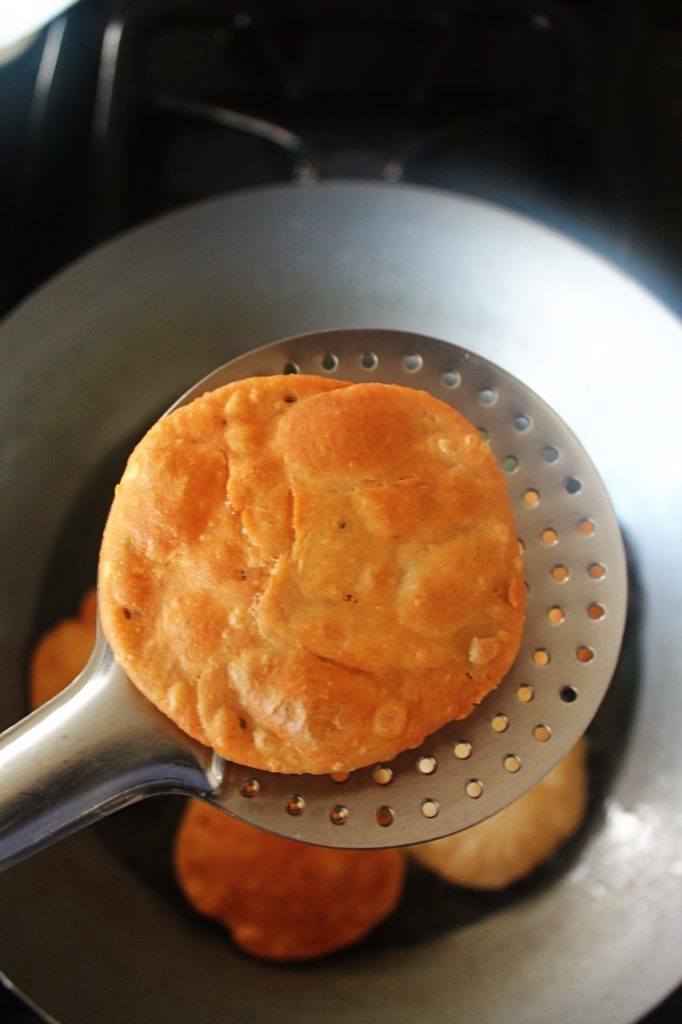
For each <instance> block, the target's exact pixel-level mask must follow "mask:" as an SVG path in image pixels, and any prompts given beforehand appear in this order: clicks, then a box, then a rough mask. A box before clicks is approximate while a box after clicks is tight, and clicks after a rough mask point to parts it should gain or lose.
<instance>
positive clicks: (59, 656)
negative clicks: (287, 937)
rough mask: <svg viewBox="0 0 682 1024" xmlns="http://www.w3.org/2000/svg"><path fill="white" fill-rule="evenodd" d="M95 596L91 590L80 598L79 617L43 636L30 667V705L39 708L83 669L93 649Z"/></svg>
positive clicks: (58, 625)
mask: <svg viewBox="0 0 682 1024" xmlns="http://www.w3.org/2000/svg"><path fill="white" fill-rule="evenodd" d="M96 618H97V592H96V590H95V588H94V587H92V588H91V589H90V590H88V592H87V593H86V594H85V596H84V597H83V600H82V601H81V603H80V607H79V609H78V615H77V616H75V617H74V618H71V619H64V620H63V621H62V622H59V623H58V624H57V625H56V626H54V628H53V629H50V630H48V632H47V633H44V634H43V635H42V637H41V638H40V640H39V641H38V643H37V644H36V647H35V649H34V651H33V654H32V656H31V662H30V665H29V686H28V695H29V704H30V706H31V709H34V708H38V707H40V705H41V704H45V703H46V701H48V700H51V699H52V697H54V696H55V695H56V694H58V693H59V692H60V691H61V690H63V689H64V687H65V686H68V685H69V683H71V682H73V680H74V679H75V678H76V676H77V675H78V674H79V673H80V672H82V670H83V669H84V668H85V666H86V664H87V661H88V658H89V657H90V653H91V651H92V648H93V647H94V645H95V628H96V626H95V624H96Z"/></svg>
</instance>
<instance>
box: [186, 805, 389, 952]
mask: <svg viewBox="0 0 682 1024" xmlns="http://www.w3.org/2000/svg"><path fill="white" fill-rule="evenodd" d="M175 871H176V876H177V879H178V882H179V884H180V887H181V888H182V891H183V892H184V894H185V896H186V897H187V899H188V901H189V902H190V903H191V904H192V906H193V907H194V908H195V909H196V910H198V911H199V912H200V913H201V914H204V915H205V916H207V917H210V918H213V919H215V920H216V921H219V922H220V923H221V924H222V925H224V927H225V928H227V929H228V930H229V931H230V933H231V935H232V938H233V939H234V941H235V943H236V944H237V945H238V946H240V947H241V948H242V949H244V950H245V951H246V952H248V953H251V954H252V955H253V956H257V957H262V958H264V959H267V960H283V961H295V960H310V959H314V958H316V957H321V956H325V955H326V954H328V953H332V952H334V951H335V950H339V949H343V948H345V947H346V946H350V945H352V944H353V943H354V942H357V941H358V940H359V939H361V938H362V937H363V936H365V935H366V934H367V933H368V932H370V931H371V930H372V929H373V928H374V927H375V926H376V925H377V924H378V923H379V922H380V921H382V920H383V919H384V918H385V917H387V916H388V914H390V913H391V911H392V910H393V909H394V908H395V906H396V904H397V903H398V900H399V899H400V895H401V892H402V888H403V880H404V858H403V855H402V854H401V853H400V852H399V851H398V850H336V849H327V848H324V847H320V846H310V845H309V844H308V843H299V842H296V841H295V840H293V839H283V838H282V837H281V836H275V835H272V834H270V833H269V832H264V831H262V830H261V829H258V828H255V827H254V826H253V825H247V824H245V823H244V822H242V821H239V820H237V819H236V818H232V817H230V816H229V815H227V814H224V813H223V812H222V811H220V810H217V809H216V808H215V807H211V806H209V805H208V804H204V803H202V802H201V801H200V800H191V801H189V803H188V805H187V808H186V810H185V813H184V817H183V819H182V822H181V825H180V828H179V831H178V833H177V836H176V842H175Z"/></svg>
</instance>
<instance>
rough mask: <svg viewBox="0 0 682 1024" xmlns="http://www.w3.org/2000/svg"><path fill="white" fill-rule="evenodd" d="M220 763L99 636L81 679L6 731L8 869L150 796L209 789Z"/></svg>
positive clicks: (0, 751) (1, 852)
mask: <svg viewBox="0 0 682 1024" xmlns="http://www.w3.org/2000/svg"><path fill="white" fill-rule="evenodd" d="M216 764H218V768H217V771H218V772H219V771H220V767H219V763H218V762H217V761H216ZM213 765H214V757H213V753H212V751H210V750H208V749H207V748H206V747H203V746H201V744H199V743H195V742H194V741H193V740H191V739H190V738H189V737H187V736H186V735H185V734H184V733H182V732H181V731H180V730H179V729H177V728H176V727H175V726H174V725H173V724H172V723H171V722H170V721H169V720H168V719H167V718H166V717H165V716H164V715H162V714H161V712H159V711H158V710H157V709H156V708H155V707H154V706H153V705H152V704H150V703H149V701H147V700H146V699H145V698H144V697H143V696H142V695H141V694H140V693H139V692H138V691H137V690H136V689H135V687H134V686H133V684H132V683H131V682H130V681H129V680H128V678H127V677H126V675H125V673H124V672H123V671H122V670H121V669H120V668H119V666H118V665H117V664H116V662H115V661H114V658H113V655H112V653H111V650H110V648H109V646H108V645H107V643H106V642H105V641H104V639H103V638H102V637H101V636H99V637H98V641H97V645H96V647H95V650H94V651H93V654H92V657H91V658H90V661H89V663H88V665H87V666H86V668H85V670H84V671H83V672H82V673H81V675H80V676H79V677H78V679H77V680H76V681H75V682H74V683H73V684H72V685H71V686H70V687H68V688H67V689H66V690H65V691H63V693H61V694H59V695H58V696H57V697H55V698H54V699H53V700H51V701H50V702H49V704H46V705H45V706H44V707H42V708H40V709H38V710H37V711H35V712H34V713H33V714H32V715H29V716H28V718H25V719H23V720H22V721H21V722H19V723H18V724H17V725H15V726H12V727H11V728H10V729H8V730H7V731H6V732H5V733H3V734H2V736H0V869H3V868H7V867H10V866H11V865H12V864H14V863H17V862H18V861H20V860H22V859H23V858H24V857H28V856H29V855H30V854H33V853H36V852H37V851H38V850H40V849H42V848H43V847H45V846H49V845H50V844H51V843H53V842H55V841H56V840H58V839H61V838H62V837H64V836H66V835H69V834H70V833H71V832H74V831H75V830H76V829H79V828H82V827H83V826H84V825H87V824H89V823H90V822H93V821H96V820H97V819H98V818H102V817H104V816H105V815H107V814H109V813H111V812H112V811H115V810H118V809H119V808H121V807H124V806H126V804H129V803H132V802H133V801H135V800H139V799H141V798H142V797H145V796H151V795H153V794H156V793H185V794H193V795H202V794H205V793H207V792H209V791H211V790H213V789H214V788H216V786H217V785H218V783H219V778H216V771H215V770H214V766H213Z"/></svg>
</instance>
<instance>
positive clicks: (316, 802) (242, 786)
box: [0, 330, 627, 866]
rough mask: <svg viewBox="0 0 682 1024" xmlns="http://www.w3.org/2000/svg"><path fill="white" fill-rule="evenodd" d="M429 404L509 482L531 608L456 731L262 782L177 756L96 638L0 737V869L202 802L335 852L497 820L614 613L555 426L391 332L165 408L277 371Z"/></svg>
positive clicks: (569, 455) (275, 348) (320, 345)
mask: <svg viewBox="0 0 682 1024" xmlns="http://www.w3.org/2000/svg"><path fill="white" fill-rule="evenodd" d="M299 372H300V373H310V374H319V375H322V376H338V377H339V379H342V380H349V381H370V380H374V381H384V382H386V383H395V384H403V385H407V386H409V387H415V388H420V389H422V390H426V391H430V392H431V393H432V394H433V395H435V396H436V397H437V398H440V399H442V400H443V401H445V402H449V403H450V404H451V405H453V406H454V407H455V408H456V409H458V410H459V411H460V412H461V413H462V414H463V415H464V416H466V417H467V419H468V420H469V421H470V422H471V423H473V424H474V425H475V426H476V427H478V428H479V429H480V431H481V433H482V434H483V436H484V437H485V438H486V439H487V440H488V441H489V443H490V445H491V447H492V449H493V452H494V453H495V456H496V457H497V460H498V463H499V465H500V467H501V468H502V470H503V472H504V473H505V474H506V478H507V483H508V487H509V494H510V498H511V502H512V507H513V510H514V513H515V517H516V523H517V527H518V535H519V540H520V541H521V543H522V545H523V548H524V559H525V575H526V580H527V585H528V606H527V618H526V626H525V630H524V637H523V642H522V645H521V649H520V651H519V655H518V657H517V660H516V662H515V664H514V666H513V668H512V670H511V671H510V673H509V674H508V675H507V677H506V678H505V679H504V680H503V682H502V684H501V685H500V687H499V688H498V689H497V690H496V691H495V692H493V693H491V694H490V695H489V696H488V697H487V698H486V699H485V700H484V702H483V703H482V704H481V705H479V707H478V708H477V709H476V710H475V712H474V713H473V714H472V715H471V716H470V717H469V718H467V719H465V720H463V721H461V722H454V723H451V724H450V725H448V726H445V727H444V728H443V729H440V730H439V731H438V732H437V733H435V734H434V735H433V736H431V737H429V738H428V739H427V740H426V742H425V743H424V744H423V745H422V746H421V747H420V748H419V749H417V750H411V751H407V752H405V753H403V754H401V755H400V756H399V757H397V758H395V759H394V760H393V761H391V762H390V763H387V764H380V765H375V766H372V767H369V768H365V769H361V770H358V771H355V772H353V773H351V774H350V775H349V776H345V775H344V776H339V777H337V778H330V777H327V776H325V777H318V776H310V775H297V776H286V775H275V774H272V773H268V772H263V771H255V770H252V769H249V768H244V767H242V766H240V765H237V764H231V763H227V762H225V761H223V760H222V759H221V758H219V757H217V755H215V754H213V753H212V751H210V750H207V749H206V748H205V747H202V746H201V745H200V744H198V743H195V742H194V741H193V740H190V739H189V738H188V737H187V736H185V735H184V733H182V732H180V730H178V729H177V728H176V727H175V726H174V725H173V724H172V723H171V722H169V721H168V720H167V719H166V718H165V717H164V716H163V715H162V714H161V713H160V712H158V711H157V710H156V708H154V707H153V706H152V705H151V704H150V703H149V702H148V701H147V700H146V699H145V698H144V697H142V695H141V694H139V692H138V691H137V690H136V689H135V687H134V686H133V685H132V684H131V683H130V682H129V681H128V679H127V678H126V677H125V675H124V674H123V673H122V671H121V670H120V669H119V668H118V666H117V665H116V663H115V662H114V660H113V657H112V654H111V651H110V649H109V647H108V645H107V644H106V642H105V641H104V639H103V638H102V636H101V635H99V636H98V642H97V645H96V648H95V650H94V652H93V655H92V657H91V659H90V662H89V663H88V666H87V667H86V669H85V670H84V672H83V673H82V674H81V676H79V678H78V680H77V681H76V682H75V683H74V684H72V686H71V687H69V688H68V689H67V690H66V691H65V692H64V693H63V694H61V695H59V696H58V697H56V698H55V699H54V700H53V701H51V702H50V703H49V704H48V705H46V706H45V707H44V708H41V709H40V710H39V711H37V712H34V714H33V715H30V716H29V717H28V718H26V719H24V720H23V721H22V722H20V723H19V724H18V725H16V726H14V727H13V728H12V729H9V730H8V731H7V732H6V733H5V734H4V735H3V736H2V737H0V864H1V865H4V866H8V865H9V864H11V863H13V862H15V861H18V860H20V859H22V858H23V857H25V856H27V855H29V854H30V853H32V852H35V851H36V850H38V849H40V848H42V847H43V846H46V845H48V844H49V843H51V842H53V841H54V840H56V839H58V838H60V837H61V836H64V835H66V834H68V833H69V832H72V831H74V830H75V829H76V828H79V827H81V826H83V825H86V824H88V823H89V822H91V821H94V820H96V819H97V818H99V817H102V816H103V815H105V814H108V813H110V812H111V811H113V810H116V809H118V808H119V807H122V806H124V805H126V804H128V803H131V802H132V801H133V800H137V799H140V798H142V797H144V796H150V795H152V794H155V793H168V792H174V793H185V794H191V795H196V796H202V797H204V798H205V799H207V800H210V801H211V802H212V803H215V804H216V805H218V806H220V807H222V808H224V809H225V810H227V811H229V812H230V813H232V814H234V815H236V816H238V817H240V818H243V819H244V820H245V821H248V822H251V823H252V824H254V825H259V826H261V827H264V828H267V829H269V830H271V831H273V832H278V833H280V834H282V835H286V836H291V837H292V838H296V839H302V840H306V841H308V842H311V843H320V844H323V845H328V846H339V847H365V848H370V847H382V846H400V845H404V844H409V843H417V842H421V841H423V840H428V839H435V838H438V837H440V836H443V835H447V834H449V833H452V832H456V831H458V830H460V829H463V828H467V827H468V826H470V825H473V824H475V823H476V822H478V821H480V820H482V819H483V818H486V817H488V816H489V815H491V814H494V813H495V812H496V811H499V810H501V809H502V808H503V807H504V806H506V805H507V804H508V803H510V802H511V801H513V800H515V799H516V798H517V797H519V796H521V795H522V794H523V793H524V792H525V791H526V790H527V789H529V788H530V787H531V786H532V785H533V784H534V783H536V782H538V781H539V780H540V779H541V778H542V777H543V776H544V775H545V774H546V773H547V772H548V771H549V770H550V769H551V768H552V767H553V766H554V765H555V764H556V763H557V761H559V759H560V758H561V757H562V756H563V755H564V754H565V753H567V751H568V750H569V749H570V748H571V747H572V745H573V744H574V743H575V742H576V741H577V739H578V738H579V737H580V736H581V735H582V733H583V732H584V731H585V729H586V728H587V726H588V725H589V723H590V721H591V719H592V717H593V715H594V713H595V711H596V710H597V708H598V706H599V704H600V702H601V700H602V698H603V697H604V694H605V692H606V689H607V687H608V685H609V682H610V680H611V677H612V675H613V671H614V669H615V665H616V660H617V657H618V653H619V650H620V644H621V639H622V634H623V628H624V623H625V612H626V598H627V578H626V563H625V554H624V549H623V544H622V540H621V536H620V530H619V528H618V523H617V521H616V518H615V515H614V512H613V509H612V507H611V504H610V502H609V498H608V495H607V493H606V491H605V489H604V486H603V484H602V482H601V480H600V478H599V476H598V474H597V472H596V470H595V468H594V466H593V465H592V463H591V461H590V459H589V457H588V455H587V453H586V452H585V451H584V449H583V448H582V446H581V445H580V444H579V442H578V441H577V440H576V438H575V437H574V436H573V434H572V433H571V432H570V430H569V429H568V427H567V426H566V425H565V424H564V423H563V422H562V421H561V420H560V419H559V417H558V416H557V415H556V413H554V412H553V411H552V410H551V409H549V408H548V407H547V406H546V405H545V403H544V402H543V401H542V400H541V399H540V398H538V396H537V395H535V394H534V393H533V392H532V391H530V390H529V389H528V388H527V387H525V385H523V384H522V383H520V381H518V380H516V379H515V378H514V377H512V376H511V375H510V374H508V373H506V372H505V371H504V370H502V369H500V368H499V367H497V366H494V365H493V364H492V363H490V362H488V361H487V360H485V359H482V358H480V357H479V356H476V355H474V354H473V353H471V352H468V351H466V350H465V349H462V348H459V347H458V346H455V345H452V344H449V343H448V342H444V341H437V340H435V339H433V338H426V337H422V336H420V335H415V334H407V333H403V332H400V331H384V330H347V331H324V332H320V333H315V334H307V335H301V336H298V337H294V338H289V339H286V340H284V341H280V342H276V343H274V344H272V345H266V346H265V347H263V348H260V349H257V350H255V351H253V352H249V353H247V354H245V355H243V356H240V357H239V358H237V359H235V360H233V361H232V362H230V363H228V364H226V365H225V366H223V367H221V368H220V369H218V370H216V371H215V372H214V373H212V374H210V375H209V376H208V377H206V378H205V379H204V380H202V381H200V382H199V383H198V384H197V385H196V386H195V387H193V388H192V389H191V391H189V392H187V394H185V395H183V397H182V398H181V399H180V400H179V401H178V402H177V403H176V405H181V404H184V403H186V402H188V401H191V399H193V398H195V397H197V396H198V395H200V394H202V393H204V392H205V391H207V390H210V389H212V388H215V387H219V386H220V385H222V384H226V383H228V382H229V381H232V380H237V379H240V378H243V377H249V376H257V375H263V374H275V373H299Z"/></svg>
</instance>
